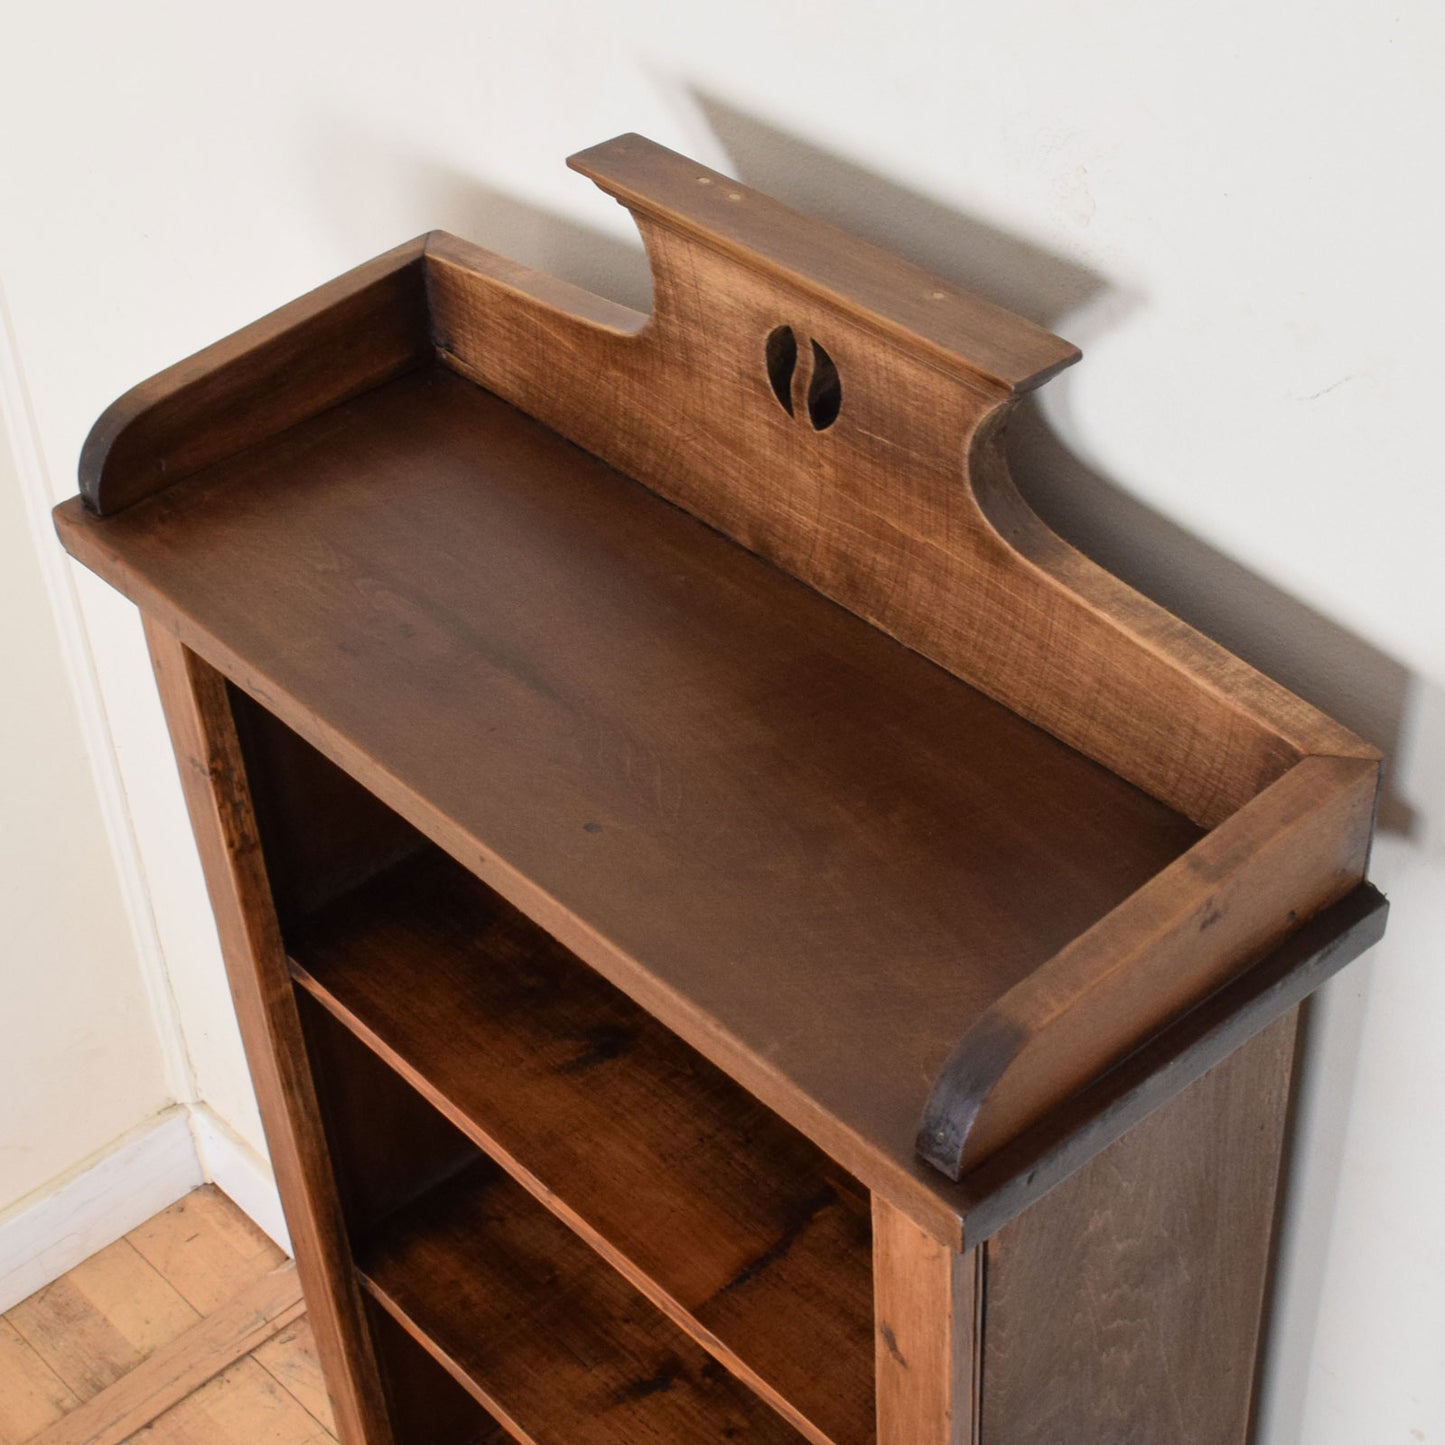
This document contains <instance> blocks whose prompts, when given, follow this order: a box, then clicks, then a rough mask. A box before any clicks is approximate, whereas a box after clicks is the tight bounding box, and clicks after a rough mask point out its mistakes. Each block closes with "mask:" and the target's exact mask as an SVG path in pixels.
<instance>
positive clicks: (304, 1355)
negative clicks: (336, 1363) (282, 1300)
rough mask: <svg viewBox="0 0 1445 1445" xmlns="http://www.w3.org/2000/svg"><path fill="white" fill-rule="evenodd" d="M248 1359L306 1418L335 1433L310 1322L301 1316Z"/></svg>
mask: <svg viewBox="0 0 1445 1445" xmlns="http://www.w3.org/2000/svg"><path fill="white" fill-rule="evenodd" d="M251 1358H252V1359H254V1360H255V1361H256V1363H257V1364H258V1365H260V1366H261V1368H262V1369H263V1370H265V1371H266V1373H267V1374H269V1375H270V1376H271V1378H272V1379H273V1380H275V1381H276V1383H277V1384H278V1385H280V1386H281V1388H282V1389H284V1390H286V1391H287V1392H288V1393H289V1394H291V1395H292V1396H294V1397H295V1399H296V1401H297V1403H298V1404H300V1405H301V1406H302V1407H303V1408H304V1409H305V1410H306V1411H307V1412H308V1413H309V1414H311V1415H314V1416H315V1417H316V1419H317V1420H319V1421H320V1422H321V1423H322V1424H323V1425H324V1426H326V1428H327V1429H328V1430H332V1431H334V1430H335V1428H336V1425H335V1422H334V1420H333V1418H332V1414H331V1400H330V1398H329V1397H328V1395H327V1393H326V1383H325V1381H324V1380H323V1379H322V1378H321V1359H320V1357H319V1356H318V1355H317V1353H316V1338H315V1336H314V1335H313V1334H312V1333H311V1321H310V1320H308V1319H307V1318H306V1317H305V1316H304V1315H303V1316H302V1317H301V1318H300V1319H299V1320H297V1321H296V1323H295V1324H293V1325H288V1326H287V1327H286V1328H285V1329H284V1330H282V1331H281V1332H280V1333H279V1334H276V1335H273V1336H272V1337H271V1338H270V1339H269V1340H267V1341H266V1343H265V1344H264V1345H259V1346H257V1348H256V1349H254V1350H252V1351H251Z"/></svg>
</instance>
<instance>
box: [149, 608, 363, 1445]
mask: <svg viewBox="0 0 1445 1445" xmlns="http://www.w3.org/2000/svg"><path fill="white" fill-rule="evenodd" d="M146 639H147V641H148V643H149V644H150V652H151V662H152V665H153V666H154V668H155V673H156V680H157V682H158V683H159V685H160V692H161V702H162V704H163V706H164V708H165V714H166V722H167V725H168V726H169V728H170V733H171V740H172V743H173V744H174V746H175V752H176V758H177V761H178V763H179V766H180V771H181V783H182V786H183V788H184V790H185V795H186V805H187V807H188V808H189V810H190V815H191V826H192V828H193V829H194V832H195V836H196V842H197V846H198V847H199V849H200V854H201V865H202V867H203V868H204V870H205V875H206V886H207V889H208V891H209V893H210V897H211V907H212V908H213V909H214V911H215V915H216V926H217V929H218V931H219V933H220V938H221V950H222V954H223V956H224V958H225V963H226V973H227V977H228V978H229V981H230V985H231V997H232V999H233V1000H234V1001H235V1007H236V1015H237V1019H238V1021H239V1023H240V1027H241V1038H242V1042H243V1043H244V1044H245V1047H246V1058H247V1061H248V1062H249V1064H250V1068H251V1078H252V1081H253V1082H254V1084H255V1086H256V1096H257V1102H258V1103H259V1105H260V1108H261V1118H262V1122H263V1123H264V1125H265V1127H266V1140H267V1143H268V1144H269V1146H270V1150H271V1161H272V1164H273V1166H274V1167H275V1170H276V1182H277V1185H278V1186H279V1188H280V1191H281V1202H282V1204H283V1205H284V1207H285V1210H286V1223H287V1226H288V1227H289V1229H290V1231H291V1240H292V1245H293V1247H294V1248H295V1251H296V1265H297V1270H298V1272H299V1274H300V1277H301V1285H302V1289H303V1291H304V1293H305V1296H306V1302H307V1306H308V1308H309V1310H310V1313H311V1320H312V1325H313V1327H314V1329H315V1333H316V1344H317V1349H318V1352H319V1353H320V1356H321V1361H322V1367H323V1369H324V1371H325V1375H326V1383H327V1387H328V1389H329V1391H330V1393H331V1398H332V1405H333V1408H334V1410H335V1413H336V1428H337V1434H338V1435H339V1436H340V1438H341V1439H342V1441H344V1442H345V1445H391V1441H392V1434H391V1429H390V1426H389V1425H388V1423H387V1415H386V1406H385V1403H384V1401H383V1399H382V1395H381V1386H380V1383H379V1378H378V1374H377V1370H376V1367H375V1363H374V1360H373V1357H372V1350H371V1342H370V1337H369V1335H368V1333H367V1327H366V1323H365V1316H364V1314H363V1310H362V1303H361V1296H360V1291H359V1289H358V1287H357V1284H356V1278H355V1275H354V1273H353V1270H352V1266H351V1258H350V1251H349V1248H348V1246H347V1241H346V1234H345V1228H344V1225H343V1222H342V1216H341V1206H340V1203H339V1201H338V1199H337V1196H336V1189H335V1185H334V1183H333V1181H332V1176H331V1169H330V1166H329V1163H328V1161H327V1152H326V1142H325V1139H324V1137H323V1135H322V1129H321V1119H320V1114H319V1111H318V1108H317V1103H316V1095H315V1092H314V1089H313V1087H312V1082H311V1074H310V1069H309V1066H308V1064H307V1060H306V1050H305V1043H304V1040H303V1038H302V1035H301V1025H300V1020H299V1018H298V1016H297V1011H296V1000H295V995H294V993H293V990H292V983H291V978H290V974H289V972H288V970H287V965H286V954H285V950H284V948H283V946H282V942H281V934H280V929H279V926H278V924H277V922H276V912H275V909H274V907H273V905H272V901H271V893H270V888H269V885H268V883H267V880H266V869H265V863H264V860H263V859H262V857H261V851H260V843H259V839H258V837H257V831H256V820H255V816H254V813H253V810H252V805H251V796H250V791H249V789H248V787H247V783H246V776H245V770H244V767H243V764H242V759H241V750H240V743H239V740H238V739H237V736H236V729H235V721H234V719H233V717H232V715H231V707H230V702H229V699H228V698H227V695H226V684H225V680H224V679H223V678H222V677H221V675H220V674H219V673H217V672H216V671H215V670H214V669H212V668H211V667H209V666H208V665H207V664H206V663H205V662H203V661H202V660H201V659H200V658H199V657H197V656H196V655H195V654H194V653H193V652H191V651H190V650H189V649H188V648H186V647H185V646H184V645H183V644H182V643H181V641H180V640H179V639H178V638H177V637H176V636H174V635H173V634H172V633H170V632H168V631H167V630H166V629H164V628H163V627H160V626H159V625H158V624H157V623H155V622H154V621H153V620H151V619H147V620H146Z"/></svg>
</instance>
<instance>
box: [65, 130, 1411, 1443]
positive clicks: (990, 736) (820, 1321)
mask: <svg viewBox="0 0 1445 1445" xmlns="http://www.w3.org/2000/svg"><path fill="white" fill-rule="evenodd" d="M573 164H574V165H576V166H577V168H578V169H580V170H582V171H584V172H585V173H586V174H588V175H590V176H592V177H593V178H594V179H595V180H597V181H598V183H599V184H601V185H602V186H603V187H604V188H605V189H607V190H608V191H610V192H611V193H612V194H613V195H615V196H616V197H617V198H618V199H619V200H621V201H622V202H623V203H624V204H625V205H627V206H628V207H629V208H630V209H631V210H632V211H633V213H634V215H635V216H636V217H637V220H638V224H639V226H640V228H641V230H642V232H643V235H644V238H645V239H646V241H647V244H648V249H649V255H650V257H651V259H652V264H653V269H654V277H655V300H654V307H653V311H652V313H651V315H650V316H649V317H643V316H641V315H639V314H637V313H634V312H631V311H628V310H627V309H625V308H623V307H620V306H617V305H615V304H613V303H611V302H607V301H603V300H601V299H599V298H597V297H595V296H591V295H588V294H586V293H583V292H580V291H578V290H576V289H575V288H572V287H570V286H567V285H565V284H563V283H561V282H559V281H556V280H554V279H553V278H550V277H546V276H542V275H539V274H537V273H534V272H529V271H526V270H525V269H523V268H521V267H518V266H516V265H515V264H513V263H511V262H508V261H505V260H503V259H502V258H499V257H496V256H492V255H490V254H488V253H486V252H482V251H479V250H477V249H476V248H474V247H470V246H468V245H466V244H465V243H463V242H460V241H457V240H456V239H455V238H452V237H448V236H443V235H439V234H434V235H431V236H428V237H424V238H422V239H421V240H420V241H418V242H415V243H412V244H410V245H408V246H404V247H401V248H399V249H398V250H397V251H395V252H392V253H390V254H389V255H387V256H384V257H382V258H380V259H379V260H378V261H375V262H373V263H371V264H369V265H367V266H364V267H362V268H360V269H359V270H358V271H356V272H353V273H351V274H350V275H348V276H346V277H343V278H341V279H340V280H338V281H336V282H333V283H331V284H330V285H328V286H326V287H323V288H322V289H321V290H320V291H318V292H315V293H313V294H312V295H311V296H309V297H306V298H303V299H302V300H301V301H298V302H295V303H293V304H292V305H291V306H288V307H285V308H283V309H282V310H281V311H279V312H276V313H275V314H274V315H272V316H270V317H267V318H265V319H264V320H262V321H260V322H257V323H256V324H255V325H254V326H252V327H250V328H247V329H246V330H245V331H243V332H241V333H238V334H237V335H236V336H235V337H232V338H230V339H228V340H227V341H224V342H221V343H219V344H218V345H217V346H215V347H213V348H211V349H209V350H208V351H206V352H202V353H200V354H199V355H198V356H196V357H194V358H192V359H190V360H189V361H186V362H182V363H181V364H180V365H179V366H177V367H174V368H172V369H171V370H170V371H168V372H165V373H162V374H161V375H160V376H159V377H157V378H155V379H153V380H152V381H150V382H147V383H145V384H143V385H142V386H140V387H138V388H137V389H136V390H135V391H134V392H132V393H129V394H128V395H127V396H126V397H123V398H122V399H121V400H120V401H119V402H117V403H116V405H115V406H114V407H112V408H111V410H110V411H108V412H107V413H106V414H105V416H103V417H102V418H101V420H100V421H99V422H98V423H97V424H96V427H95V430H94V431H93V433H92V435H91V438H90V441H89V442H88V443H87V446H86V450H85V453H84V456H83V458H82V466H81V491H82V496H81V497H80V498H77V499H76V500H74V501H72V502H69V503H66V504H64V505H62V506H61V507H60V508H58V509H57V513H56V517H57V525H58V528H59V530H60V534H61V537H62V539H63V540H64V542H65V545H66V546H67V547H68V548H69V549H70V551H71V552H72V553H73V554H74V555H75V556H76V557H78V558H79V559H80V560H81V561H83V562H84V563H85V564H86V565H87V566H89V567H91V568H92V569H93V570H95V571H96V572H98V573H99V574H100V575H101V576H103V577H104V578H106V579H107V580H108V581H109V582H111V583H112V584H113V585H115V586H116V587H118V588H120V589H121V590H122V591H123V592H125V593H126V595H128V596H129V597H131V598H132V599H133V600H134V601H135V602H136V603H137V604H138V605H139V606H140V608H141V610H142V612H143V614H144V618H145V625H146V630H147V635H148V638H149V641H150V646H151V654H152V659H153V662H154V666H155V671H156V676H157V679H158V681H159V685H160V689H161V695H162V699H163V701H164V704H165V710H166V716H167V719H168V722H169V725H170V728H171V733H172V738H173V741H174V744H175V748H176V753H177V757H178V759H179V762H180V768H181V775H182V780H183V783H184V786H185V790H186V794H187V800H188V804H189V807H190V810H191V816H192V821H193V825H194V828H195V832H196V837H197V841H198V844H199V847H200V850H201V855H202V860H203V863H204V866H205V872H206V878H207V883H208V887H209V889H210V894H211V900H212V904H213V907H214V909H215V913H216V918H217V923H218V926H219V929H220V933H221V938H222V944H223V952H224V955H225V959H226V966H227V970H228V973H229V976H230V982H231V986H232V991H233V994H234V997H235V1001H236V1008H237V1012H238V1016H239V1019H240V1023H241V1028H242V1033H243V1037H244V1039H245V1043H246V1048H247V1055H248V1058H249V1060H250V1064H251V1068H252V1071H253V1075H254V1077H255V1081H256V1085H257V1091H258V1096H259V1098H260V1101H261V1106H262V1113H263V1117H264V1120H265V1123H266V1129H267V1137H268V1140H269V1142H270V1146H271V1150H272V1156H273V1160H274V1163H275V1167H276V1172H277V1177H278V1182H279V1184H280V1188H281V1192H282V1197H283V1201H284V1203H285V1206H286V1212H287V1219H288V1222H289V1225H290V1228H291V1232H292V1238H293V1241H294V1245H295V1249H296V1256H297V1261H298V1265H299V1267H300V1269H301V1272H302V1278H303V1282H304V1285H305V1290H306V1296H307V1301H308V1304H309V1307H310V1310H311V1313H312V1316H313V1319H314V1322H315V1327H316V1333H317V1339H318V1344H319V1347H320V1349H321V1353H322V1357H323V1363H324V1366H325V1370H326V1374H327V1380H328V1384H329V1387H330V1390H331V1392H332V1396H333V1400H334V1404H335V1407H336V1415H337V1420H338V1428H339V1430H340V1432H341V1434H342V1436H343V1438H344V1440H345V1441H347V1442H348V1445H454V1442H456V1445H459V1442H471V1441H483V1440H486V1441H490V1440H504V1439H517V1440H521V1441H525V1442H535V1445H643V1442H651V1441H658V1442H663V1441H666V1442H679V1445H704V1442H710V1441H719V1442H721V1441H742V1440H748V1441H760V1442H761V1441H767V1442H773V1441H776V1442H788V1441H800V1440H806V1441H811V1442H813V1445H875V1442H876V1445H1056V1442H1060V1441H1065V1440H1067V1441H1070V1442H1078V1445H1124V1442H1137V1445H1159V1442H1162V1441H1166V1440H1167V1441H1170V1442H1193V1445H1226V1442H1239V1441H1242V1440H1244V1439H1245V1438H1246V1436H1247V1432H1248V1429H1249V1412H1250V1402H1251V1396H1252V1384H1253V1378H1254V1374H1255V1371H1256V1368H1257V1359H1258V1355H1259V1343H1260V1331H1261V1322H1262V1319H1263V1315H1264V1308H1265V1281H1266V1278H1267V1275H1268V1271H1269V1266H1270V1259H1271V1249H1272V1242H1273V1233H1274V1220H1275V1217H1276V1211H1277V1205H1278V1199H1277V1193H1278V1187H1279V1178H1280V1170H1281V1160H1282V1149H1283V1142H1284V1137H1285V1130H1286V1125H1287V1120H1288V1102H1289V1094H1290V1081H1291V1074H1292V1068H1293V1061H1294V1052H1295V1047H1294V1039H1295V1018H1296V1010H1297V1005H1298V1004H1299V1003H1300V1001H1301V1000H1302V999H1303V998H1304V997H1305V996H1306V995H1307V994H1308V993H1309V991H1310V990H1311V989H1313V988H1314V987H1315V986H1316V985H1317V984H1318V983H1319V982H1320V981H1321V980H1322V979H1324V978H1325V977H1327V976H1328V975H1329V974H1330V973H1331V972H1333V971H1334V970H1335V969H1337V968H1339V967H1341V966H1343V964H1344V963H1346V962H1348V961H1349V960H1350V959H1351V958H1353V957H1354V956H1356V955H1357V954H1358V953H1359V952H1361V951H1362V950H1363V949H1364V948H1366V947H1368V945H1369V944H1370V943H1371V942H1373V941H1374V939H1375V938H1376V937H1378V936H1379V933H1380V931H1381V930H1382V928H1383V924H1384V914H1385V906H1384V902H1383V900H1382V899H1380V897H1379V895H1378V894H1377V893H1375V892H1374V890H1373V889H1371V888H1370V887H1369V885H1368V884H1367V883H1365V882H1364V874H1365V867H1366V861H1367V856H1368V849H1369V842H1370V836H1371V830H1372V826H1373V808H1374V801H1375V796H1376V791H1377V787H1378V768H1379V759H1378V756H1377V755H1376V754H1375V753H1374V752H1373V750H1371V749H1370V748H1369V747H1368V746H1367V745H1366V744H1364V743H1363V742H1361V741H1360V740H1359V739H1358V738H1355V737H1353V736H1352V735H1351V734H1349V733H1348V732H1347V731H1345V730H1344V729H1343V728H1341V727H1339V726H1338V725H1337V724H1335V723H1333V722H1331V721H1330V720H1329V719H1327V718H1325V717H1323V716H1321V715H1320V714H1319V713H1317V712H1316V711H1314V710H1313V709H1312V708H1310V707H1308V706H1307V705H1306V704H1304V703H1302V702H1300V701H1299V700H1298V699H1296V698H1293V697H1291V696H1290V695H1289V694H1287V693H1286V692H1284V691H1283V690H1282V689H1280V688H1278V687H1276V686H1275V685H1274V684H1272V683H1270V682H1269V681H1267V680H1266V679H1264V678H1262V677H1260V676H1259V675H1258V674H1256V673H1254V672H1253V671H1251V670H1250V669H1249V668H1247V667H1246V666H1245V665H1244V664H1242V663H1240V662H1239V661H1237V660H1236V659H1234V658H1232V657H1230V656H1229V655H1228V654H1227V653H1225V652H1223V651H1222V650H1221V649H1219V648H1217V647H1215V646H1214V645H1213V644H1211V643H1209V642H1208V641H1207V640H1205V639H1203V638H1201V637H1199V636H1198V635H1196V634H1194V633H1192V632H1191V631H1190V630H1189V629H1188V628H1187V627H1185V626H1184V625H1183V624H1181V623H1179V622H1178V621H1177V620H1176V619H1174V618H1172V617H1170V616H1168V615H1167V614H1165V613H1163V612H1162V611H1160V610H1159V609H1157V608H1155V607H1154V606H1152V605H1151V604H1150V603H1148V602H1147V601H1145V600H1144V599H1143V598H1140V597H1138V596H1137V595H1136V594H1133V593H1131V592H1130V591H1129V590H1128V589H1127V588H1125V587H1123V586H1122V585H1121V584H1119V583H1118V582H1117V581H1115V580H1114V579H1113V578H1111V577H1109V576H1108V575H1107V574H1105V573H1103V572H1102V571H1100V570H1099V569H1098V568H1096V567H1094V566H1093V565H1092V564H1090V563H1088V562H1087V561H1086V560H1085V559H1083V558H1082V557H1080V556H1079V555H1078V554H1077V553H1075V552H1073V551H1072V550H1071V549H1069V548H1068V547H1067V546H1065V545H1064V544H1063V543H1062V542H1060V541H1059V540H1058V539H1057V538H1055V537H1053V536H1052V535H1051V534H1050V533H1048V532H1047V531H1046V530H1045V529H1044V528H1043V527H1042V526H1041V524H1039V523H1038V521H1037V520H1036V519H1035V518H1034V517H1033V516H1032V515H1031V514H1030V513H1029V512H1028V511H1027V509H1026V508H1025V507H1024V506H1023V504H1022V502H1021V501H1020V500H1019V498H1018V496H1017V494H1016V493H1015V492H1014V491H1013V489H1012V486H1011V483H1010V482H1009V480H1008V476H1007V470H1006V465H1005V461H1004V455H1003V443H1002V435H1003V420H1004V418H1005V417H1006V415H1007V413H1008V410H1009V408H1010V406H1011V404H1012V402H1013V400H1014V399H1015V398H1016V397H1017V396H1018V395H1019V394H1020V393H1022V392H1023V391H1026V390H1027V389H1028V388H1030V387H1032V386H1035V385H1038V384H1039V383H1041V382H1042V381H1044V380H1046V379H1047V378H1048V377H1049V376H1051V375H1052V374H1053V373H1054V372H1056V371H1057V370H1058V369H1059V368H1060V367H1062V366H1064V365H1067V364H1068V363H1069V362H1070V361H1072V360H1073V359H1075V357H1076V355H1077V353H1076V352H1074V350H1073V348H1071V347H1069V346H1068V345H1067V344H1066V343H1063V342H1061V341H1059V340H1058V339H1057V338H1056V337H1052V336H1050V335H1048V334H1047V333H1046V332H1043V331H1041V330H1040V329H1039V328H1037V327H1035V326H1032V325H1030V324H1029V323H1027V322H1024V321H1022V320H1020V319H1019V318H1017V317H1013V316H1010V315H1008V314H1007V313H1004V312H1001V311H999V310H997V308H994V307H992V306H990V305H988V304H987V303H985V302H983V301H981V300H979V299H978V298H976V297H972V296H969V295H966V294H964V293H961V292H958V291H957V290H955V289H953V288H950V287H948V286H946V285H943V284H942V283H940V282H938V281H937V280H935V279H934V278H932V277H930V276H927V275H926V274H924V273H922V272H919V271H917V270H916V269H914V268H912V267H910V266H907V265H905V264H904V263H902V262H899V261H896V260H894V259H892V258H890V257H887V256H885V255H883V254H882V253H879V252H876V251H874V250H873V249H872V248H869V247H867V246H864V245H862V244H861V243H859V242H856V241H853V240H850V239H849V238H847V237H843V236H840V235H839V234H838V233H836V232H833V231H831V230H829V229H828V228H826V227H823V226H821V225H818V224H817V223H814V222H811V221H807V220H805V219H803V218H801V217H799V216H796V215H794V214H793V213H791V212H788V211H786V210H785V209H784V208H782V207H780V206H778V205H776V204H775V203H773V202H771V201H768V200H767V199H766V198H764V197H761V196H759V195H757V194H755V193H754V192H751V191H748V190H746V188H744V187H742V186H740V185H738V184H736V183H735V182H733V181H731V180H729V179H728V178H727V177H725V176H721V175H719V174H717V173H715V172H712V171H708V170H706V169H705V168H702V167H699V166H696V165H694V164H693V163H692V162H690V161H687V160H685V159H683V158H682V157H680V156H676V155H674V154H672V153H671V152H668V151H665V150H663V149H662V148H660V147H657V146H654V145H652V144H651V143H649V142H646V141H643V140H641V139H640V138H638V137H621V138H619V139H618V140H615V141H612V142H608V143H607V144H606V145H604V146H600V147H597V148H595V149H594V150H593V151H590V152H586V153H584V154H583V155H582V156H580V157H576V158H574V161H573Z"/></svg>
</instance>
